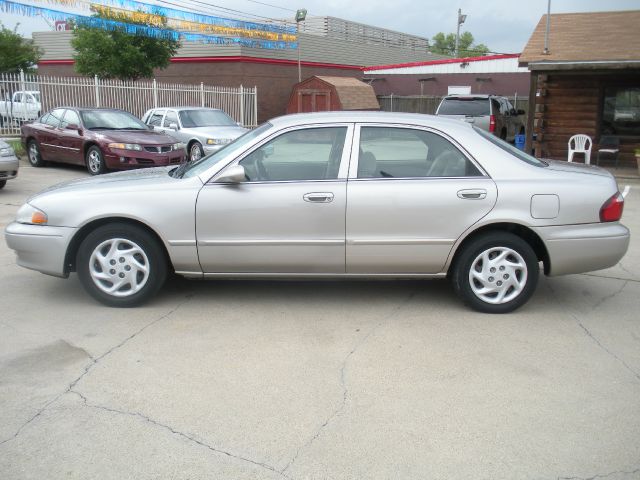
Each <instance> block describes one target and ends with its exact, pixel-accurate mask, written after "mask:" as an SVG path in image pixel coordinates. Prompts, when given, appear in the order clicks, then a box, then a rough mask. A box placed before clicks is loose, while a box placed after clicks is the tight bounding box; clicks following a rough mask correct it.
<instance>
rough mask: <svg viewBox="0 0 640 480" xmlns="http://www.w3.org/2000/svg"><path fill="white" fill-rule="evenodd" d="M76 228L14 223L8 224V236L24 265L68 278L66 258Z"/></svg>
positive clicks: (7, 238) (9, 244) (8, 242)
mask: <svg viewBox="0 0 640 480" xmlns="http://www.w3.org/2000/svg"><path fill="white" fill-rule="evenodd" d="M75 231H76V229H75V228H70V227H50V226H45V225H25V224H22V223H17V222H13V223H10V224H9V225H7V228H6V229H5V231H4V238H5V240H6V242H7V245H8V246H9V248H11V249H12V250H15V252H16V255H17V263H18V265H20V266H21V267H25V268H30V269H31V270H37V271H39V272H42V273H46V274H47V275H53V276H56V277H65V278H66V277H68V276H69V274H68V272H65V268H64V259H65V255H66V252H67V247H68V246H69V242H70V241H71V238H72V237H73V234H74V233H75Z"/></svg>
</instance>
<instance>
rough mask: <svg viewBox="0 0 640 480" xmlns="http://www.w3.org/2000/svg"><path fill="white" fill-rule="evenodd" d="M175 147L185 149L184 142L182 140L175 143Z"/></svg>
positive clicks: (175, 148)
mask: <svg viewBox="0 0 640 480" xmlns="http://www.w3.org/2000/svg"><path fill="white" fill-rule="evenodd" d="M173 149H174V150H183V149H184V143H181V142H178V143H174V144H173Z"/></svg>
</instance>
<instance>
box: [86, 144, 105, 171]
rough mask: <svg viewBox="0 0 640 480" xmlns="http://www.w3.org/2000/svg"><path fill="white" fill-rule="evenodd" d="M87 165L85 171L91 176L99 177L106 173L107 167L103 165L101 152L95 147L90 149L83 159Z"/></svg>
mask: <svg viewBox="0 0 640 480" xmlns="http://www.w3.org/2000/svg"><path fill="white" fill-rule="evenodd" d="M85 160H86V163H87V170H89V173H90V174H91V175H100V174H101V173H104V172H106V171H107V167H106V165H105V163H104V155H103V154H102V150H100V148H99V147H96V146H95V145H94V146H92V147H90V148H89V150H87V155H86V157H85Z"/></svg>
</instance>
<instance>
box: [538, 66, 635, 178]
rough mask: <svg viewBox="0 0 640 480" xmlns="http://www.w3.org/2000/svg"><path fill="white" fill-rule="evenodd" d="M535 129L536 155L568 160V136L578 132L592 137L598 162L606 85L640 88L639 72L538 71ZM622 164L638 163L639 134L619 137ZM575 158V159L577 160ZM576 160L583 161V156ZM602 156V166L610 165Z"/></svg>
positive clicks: (603, 133) (607, 159) (602, 133)
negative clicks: (542, 72) (636, 157)
mask: <svg viewBox="0 0 640 480" xmlns="http://www.w3.org/2000/svg"><path fill="white" fill-rule="evenodd" d="M532 74H533V75H538V78H537V94H536V107H535V113H534V122H533V127H534V128H533V132H534V134H535V135H536V141H535V142H534V143H533V147H534V149H535V155H536V156H537V157H542V158H552V159H556V160H567V156H568V142H569V139H570V138H571V137H572V136H573V135H575V134H578V133H583V134H586V135H589V137H591V139H592V140H593V148H592V151H591V163H592V164H595V161H596V156H597V151H598V142H599V139H600V136H601V135H608V134H610V132H606V131H603V129H602V110H603V103H604V89H605V87H607V86H635V87H640V73H630V74H624V73H620V72H606V73H594V72H584V73H574V74H569V73H565V72H548V73H547V72H545V73H544V74H538V72H532ZM619 138H620V157H619V165H620V166H628V167H631V166H635V165H636V160H635V156H634V150H635V149H636V148H640V136H629V135H624V136H622V135H621V136H619ZM574 161H575V159H574ZM577 161H580V162H581V161H583V160H582V158H581V156H579V158H578V159H577ZM611 162H612V161H611V160H609V157H606V158H605V157H603V160H602V163H601V164H602V165H609V164H611Z"/></svg>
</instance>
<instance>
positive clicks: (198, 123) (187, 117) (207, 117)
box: [179, 110, 238, 128]
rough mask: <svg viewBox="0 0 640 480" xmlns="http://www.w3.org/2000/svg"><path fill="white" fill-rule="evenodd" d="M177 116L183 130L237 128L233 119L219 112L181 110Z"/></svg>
mask: <svg viewBox="0 0 640 480" xmlns="http://www.w3.org/2000/svg"><path fill="white" fill-rule="evenodd" d="M179 115H180V121H181V122H182V127H183V128H193V127H213V126H219V125H225V126H233V127H237V126H238V124H237V123H236V122H235V121H234V120H233V118H231V117H230V116H229V115H227V114H226V113H224V112H222V111H220V110H182V111H181V112H180V113H179Z"/></svg>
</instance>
